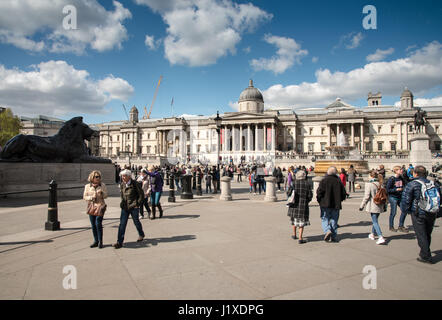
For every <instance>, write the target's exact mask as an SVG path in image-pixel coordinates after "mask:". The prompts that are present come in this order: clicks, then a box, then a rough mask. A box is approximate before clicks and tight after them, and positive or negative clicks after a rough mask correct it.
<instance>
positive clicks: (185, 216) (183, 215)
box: [161, 214, 200, 219]
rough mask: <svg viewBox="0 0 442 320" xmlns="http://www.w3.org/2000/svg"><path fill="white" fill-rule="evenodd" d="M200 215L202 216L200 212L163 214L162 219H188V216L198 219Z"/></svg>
mask: <svg viewBox="0 0 442 320" xmlns="http://www.w3.org/2000/svg"><path fill="white" fill-rule="evenodd" d="M199 217H200V215H199V214H177V215H174V216H163V217H162V218H161V219H186V218H190V219H196V218H199Z"/></svg>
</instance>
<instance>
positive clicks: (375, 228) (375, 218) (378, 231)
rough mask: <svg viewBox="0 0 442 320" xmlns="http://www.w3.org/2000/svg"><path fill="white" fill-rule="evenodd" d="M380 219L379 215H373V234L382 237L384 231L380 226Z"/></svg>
mask: <svg viewBox="0 0 442 320" xmlns="http://www.w3.org/2000/svg"><path fill="white" fill-rule="evenodd" d="M378 219H379V213H371V221H373V228H372V230H371V233H373V234H374V235H377V236H378V237H382V231H381V227H380V226H379V223H378Z"/></svg>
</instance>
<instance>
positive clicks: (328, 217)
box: [321, 207, 339, 238]
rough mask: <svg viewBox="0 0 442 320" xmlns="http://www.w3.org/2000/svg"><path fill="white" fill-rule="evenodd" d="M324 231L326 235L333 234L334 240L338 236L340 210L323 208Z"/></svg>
mask: <svg viewBox="0 0 442 320" xmlns="http://www.w3.org/2000/svg"><path fill="white" fill-rule="evenodd" d="M321 219H322V230H324V233H327V232H329V231H330V232H331V233H332V238H336V236H337V234H338V233H337V226H338V219H339V209H332V208H324V207H321Z"/></svg>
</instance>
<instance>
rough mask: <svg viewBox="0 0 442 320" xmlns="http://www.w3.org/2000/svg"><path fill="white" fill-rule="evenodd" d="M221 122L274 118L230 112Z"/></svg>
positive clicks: (265, 115)
mask: <svg viewBox="0 0 442 320" xmlns="http://www.w3.org/2000/svg"><path fill="white" fill-rule="evenodd" d="M222 118H223V120H241V119H249V120H250V119H269V118H274V116H273V115H268V114H262V113H253V112H232V113H229V114H224V116H223V117H222Z"/></svg>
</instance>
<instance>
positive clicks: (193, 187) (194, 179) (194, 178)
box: [192, 171, 196, 190]
mask: <svg viewBox="0 0 442 320" xmlns="http://www.w3.org/2000/svg"><path fill="white" fill-rule="evenodd" d="M192 181H193V183H192V189H193V190H196V171H194V172H193V180H192Z"/></svg>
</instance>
